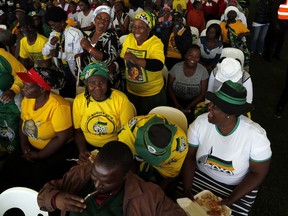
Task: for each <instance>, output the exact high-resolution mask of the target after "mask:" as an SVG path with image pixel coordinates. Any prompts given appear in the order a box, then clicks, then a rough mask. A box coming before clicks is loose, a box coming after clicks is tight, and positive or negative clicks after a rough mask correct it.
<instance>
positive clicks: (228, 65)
mask: <svg viewBox="0 0 288 216" xmlns="http://www.w3.org/2000/svg"><path fill="white" fill-rule="evenodd" d="M217 69H218V70H217V73H216V76H215V78H216V79H217V80H218V81H220V82H222V83H223V82H225V81H227V80H231V81H233V82H238V81H239V80H240V79H241V77H242V76H243V72H242V70H241V64H240V62H239V61H238V60H235V59H233V58H229V57H228V58H224V59H223V61H222V62H221V63H219V64H217Z"/></svg>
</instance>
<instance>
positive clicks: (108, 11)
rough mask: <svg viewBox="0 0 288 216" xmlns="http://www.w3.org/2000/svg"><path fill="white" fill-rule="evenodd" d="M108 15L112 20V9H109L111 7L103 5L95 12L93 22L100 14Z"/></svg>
mask: <svg viewBox="0 0 288 216" xmlns="http://www.w3.org/2000/svg"><path fill="white" fill-rule="evenodd" d="M102 12H103V13H107V14H108V15H109V16H110V18H111V8H110V7H109V6H106V5H101V6H98V7H97V8H96V9H95V10H94V12H93V20H92V21H94V19H95V17H96V16H97V15H98V14H100V13H102Z"/></svg>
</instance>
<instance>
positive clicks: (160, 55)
mask: <svg viewBox="0 0 288 216" xmlns="http://www.w3.org/2000/svg"><path fill="white" fill-rule="evenodd" d="M126 52H132V53H133V54H135V55H136V56H137V57H138V58H145V59H158V60H160V61H161V62H163V63H164V61H165V56H164V45H163V43H162V41H161V40H160V39H159V38H158V37H156V36H152V37H151V38H149V39H148V40H146V41H145V42H144V43H143V44H142V45H140V46H138V45H137V42H136V39H135V37H134V35H133V34H132V33H130V34H129V35H128V36H127V38H126V39H125V41H124V43H123V47H122V50H121V54H120V56H121V57H122V58H124V55H125V53H126ZM125 63H126V71H125V77H126V80H127V90H128V92H130V93H132V94H134V95H138V96H144V97H146V96H153V95H156V94H158V93H159V92H160V90H161V89H162V87H163V85H164V79H163V75H162V71H153V72H152V71H148V70H146V69H144V68H141V67H139V66H138V65H135V64H133V63H132V62H125Z"/></svg>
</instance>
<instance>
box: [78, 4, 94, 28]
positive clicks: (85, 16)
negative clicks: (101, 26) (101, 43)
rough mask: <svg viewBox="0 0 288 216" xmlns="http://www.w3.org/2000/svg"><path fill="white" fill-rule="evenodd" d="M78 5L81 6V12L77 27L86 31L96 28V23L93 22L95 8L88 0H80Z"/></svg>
mask: <svg viewBox="0 0 288 216" xmlns="http://www.w3.org/2000/svg"><path fill="white" fill-rule="evenodd" d="M78 6H79V7H80V10H81V11H80V12H79V13H78V19H77V20H78V22H77V28H79V29H80V30H82V31H84V32H87V31H88V32H90V31H92V30H94V28H95V27H94V24H93V18H94V17H93V12H94V11H93V10H92V9H91V8H90V4H89V2H88V0H80V1H79V3H78Z"/></svg>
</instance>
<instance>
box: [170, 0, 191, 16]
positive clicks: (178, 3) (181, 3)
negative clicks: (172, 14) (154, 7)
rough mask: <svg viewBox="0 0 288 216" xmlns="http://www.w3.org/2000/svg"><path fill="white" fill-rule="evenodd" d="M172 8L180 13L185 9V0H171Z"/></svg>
mask: <svg viewBox="0 0 288 216" xmlns="http://www.w3.org/2000/svg"><path fill="white" fill-rule="evenodd" d="M172 9H173V10H175V11H177V12H180V13H182V10H186V9H187V4H186V0H173V3H172Z"/></svg>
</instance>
